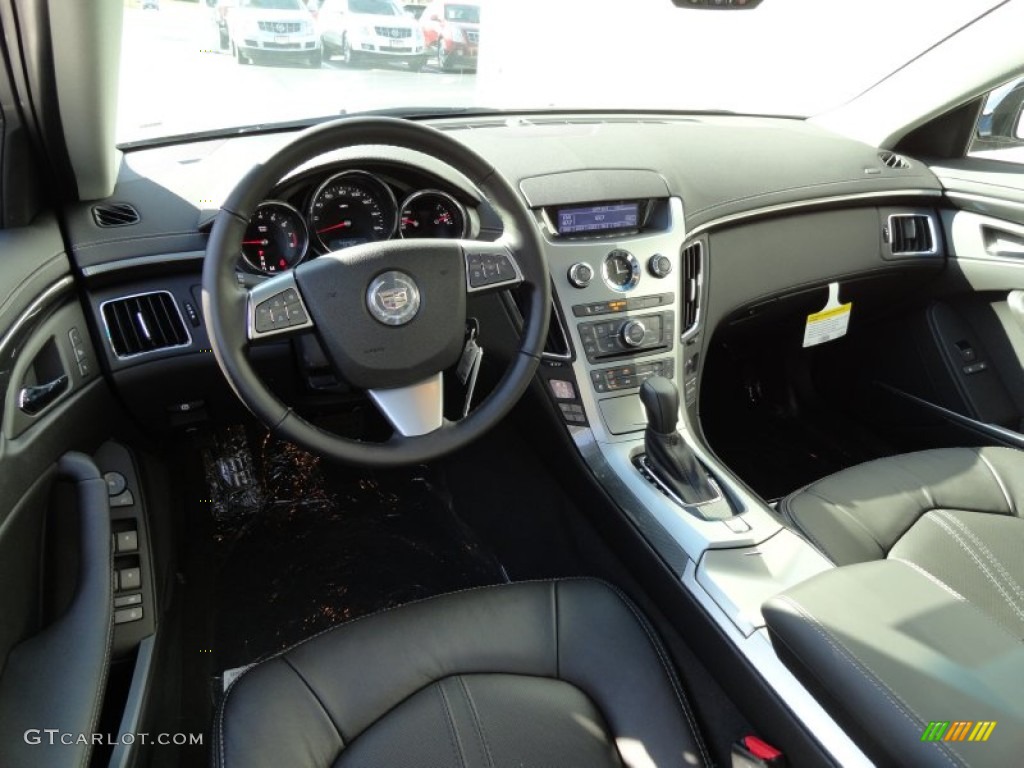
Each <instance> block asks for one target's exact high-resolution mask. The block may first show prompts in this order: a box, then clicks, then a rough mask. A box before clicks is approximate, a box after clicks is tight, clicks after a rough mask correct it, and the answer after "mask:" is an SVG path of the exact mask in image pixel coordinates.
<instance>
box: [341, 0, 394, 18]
mask: <svg viewBox="0 0 1024 768" xmlns="http://www.w3.org/2000/svg"><path fill="white" fill-rule="evenodd" d="M348 9H349V10H350V11H352V13H368V14H371V15H373V16H401V15H403V14H404V13H405V11H403V10H402V9H401V8H399V7H398V5H397V4H395V3H389V2H387V0H349V2H348Z"/></svg>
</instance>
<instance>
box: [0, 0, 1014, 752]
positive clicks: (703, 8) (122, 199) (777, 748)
mask: <svg viewBox="0 0 1024 768" xmlns="http://www.w3.org/2000/svg"><path fill="white" fill-rule="evenodd" d="M772 2H776V3H777V2H780V0H764V2H763V3H759V2H757V0H753V1H752V2H750V3H746V2H738V3H722V4H721V5H722V6H728V7H729V8H731V9H732V11H734V15H735V16H743V15H744V14H746V13H749V14H750V15H751V16H754V15H755V14H757V13H759V12H760V10H759V8H758V6H764V7H767V6H768V5H770V4H771V3H772ZM124 5H125V3H123V2H121V1H120V0H102V1H99V0H98V1H97V2H95V3H60V2H56V0H49V1H45V0H36V1H33V0H0V26H2V30H3V34H2V41H0V42H2V52H3V59H2V64H0V132H2V144H0V384H2V387H0V389H2V391H0V394H2V399H0V601H2V602H0V764H2V765H4V766H44V765H45V766H54V767H55V768H60V767H62V766H110V767H111V768H130V767H134V766H139V767H141V766H153V767H154V768H177V767H178V766H181V767H182V768H184V767H186V766H198V765H210V764H212V765H216V766H221V767H229V768H236V767H237V766H324V767H326V766H347V767H349V768H356V767H359V768H363V767H366V766H380V767H381V768H384V767H385V766H387V767H389V768H390V767H396V766H410V767H412V766H417V767H422V768H437V767H439V766H462V767H464V768H469V767H470V766H490V767H491V768H497V767H498V766H535V767H537V768H541V767H545V768H550V767H551V766H558V767H559V768H570V767H575V766H579V767H580V768H592V767H596V766H630V767H632V768H649V767H651V766H659V767H660V766H682V765H687V766H689V765H706V766H711V765H724V766H779V765H784V764H788V765H794V766H860V765H915V766H917V765H920V766H924V765H928V766H931V765H936V766H938V765H942V766H947V765H957V766H959V765H971V766H1007V765H1014V764H1019V761H1020V754H1021V750H1022V749H1024V697H1021V695H1020V687H1021V683H1022V682H1024V520H1022V517H1024V153H1022V149H1024V117H1022V115H1024V87H1021V85H1020V83H1022V82H1024V80H1022V78H1024V57H1022V55H1021V50H1022V49H1021V46H1020V44H1019V30H1020V29H1024V2H1021V0H1010V1H1009V2H998V3H989V6H990V7H989V8H988V9H987V10H986V11H985V12H984V13H980V14H977V15H976V16H972V19H971V21H970V23H967V24H965V25H963V26H961V27H959V28H957V29H955V30H953V31H951V32H950V33H949V35H948V36H947V37H946V38H944V39H943V40H942V41H941V43H940V44H936V45H934V46H931V47H929V48H927V49H926V50H924V51H923V52H921V53H920V54H919V55H917V56H915V57H914V58H912V59H910V60H909V61H907V62H906V63H905V64H904V65H902V66H901V67H900V68H899V69H897V70H895V71H893V72H891V73H890V74H889V75H887V76H886V77H885V78H883V79H882V80H880V81H879V82H877V83H875V84H874V85H872V86H871V87H870V88H868V89H867V90H865V91H864V92H863V93H861V94H860V95H857V96H856V97H854V98H852V99H850V100H849V101H847V102H845V103H843V104H841V105H839V106H836V107H835V108H833V109H831V110H829V111H827V112H825V113H822V114H820V115H815V116H812V117H790V116H784V115H767V114H743V113H726V112H718V111H711V110H708V111H677V110H672V109H667V108H666V109H623V110H612V109H577V108H567V109H554V108H549V109H511V108H510V109H502V110H483V109H481V110H478V111H473V110H467V109H463V108H460V109H458V110H452V111H451V112H450V113H447V112H445V111H444V110H441V109H417V110H412V111H411V112H410V113H408V114H399V113H397V112H394V111H388V112H387V113H386V114H385V113H382V112H380V111H369V112H366V113H355V114H350V115H344V116H341V117H337V116H336V115H334V116H330V117H329V118H318V119H315V120H308V121H297V122H290V123H282V124H274V125H263V126H256V127H253V128H251V129H238V130H225V131H200V132H197V133H194V134H190V135H187V136H171V137H164V138H158V139H148V140H146V141H139V142H134V143H132V142H128V143H124V142H121V143H119V142H118V140H117V139H116V136H115V133H116V128H115V118H116V113H117V72H118V61H119V60H118V57H119V55H120V51H121V35H122V16H123V14H124V13H127V11H126V10H125V8H124V7H123V6H124ZM169 5H173V3H169V2H168V0H165V2H164V3H162V4H161V10H159V11H147V13H154V14H155V13H166V12H167V8H168V6H169ZM665 5H671V3H669V0H665ZM674 5H676V6H680V7H678V8H674V9H673V10H674V11H675V12H678V13H679V14H682V15H687V14H701V13H705V14H719V13H720V14H722V16H723V17H725V16H728V15H729V14H727V13H723V12H722V10H720V9H716V8H715V7H714V6H717V5H719V4H718V3H715V2H694V3H688V2H684V1H683V0H678V2H675V3H674ZM690 5H692V6H694V7H687V6H690ZM133 10H134V9H133ZM204 10H205V9H197V10H196V14H197V16H198V15H199V14H200V13H201V12H203V11H204ZM489 10H490V6H488V5H485V6H484V8H483V12H482V13H483V16H484V17H486V14H487V13H488V12H489ZM481 23H482V24H483V25H486V24H487V20H486V18H482V20H481ZM485 39H490V38H487V32H485ZM487 55H488V54H487V51H486V49H481V54H480V56H481V58H480V65H479V66H480V72H479V75H478V77H485V76H486V75H487V66H488V61H487V58H486V57H487ZM324 65H325V66H329V62H325V64H324ZM236 68H237V67H236ZM260 69H261V68H260V67H245V68H244V74H245V76H246V77H248V76H250V75H251V73H252V71H256V72H257V73H258V72H259V71H260ZM267 69H269V67H267ZM386 74H387V76H388V77H391V76H395V77H397V76H402V77H417V78H421V77H422V78H426V77H452V78H457V77H462V76H464V74H457V73H456V74H448V75H444V74H438V73H433V72H427V73H419V72H405V71H401V72H399V71H397V70H396V71H395V72H388V73H386Z"/></svg>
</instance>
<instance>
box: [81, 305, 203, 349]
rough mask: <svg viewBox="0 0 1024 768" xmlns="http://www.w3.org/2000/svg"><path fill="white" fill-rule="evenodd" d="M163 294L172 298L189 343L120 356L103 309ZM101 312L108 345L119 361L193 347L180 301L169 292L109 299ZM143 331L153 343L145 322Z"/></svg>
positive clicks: (101, 307)
mask: <svg viewBox="0 0 1024 768" xmlns="http://www.w3.org/2000/svg"><path fill="white" fill-rule="evenodd" d="M161 293H166V294H167V295H168V296H170V297H171V305H172V306H173V307H174V311H175V312H177V313H178V320H180V321H181V327H182V330H184V331H185V338H187V339H188V341H186V342H185V343H184V344H171V345H170V346H167V347H159V348H157V349H146V350H143V351H142V352H133V353H132V354H130V355H119V354H117V350H116V349H114V340H113V338H111V336H110V324H109V323H108V322H107V316H106V314H105V313H104V312H103V308H104V307H106V306H107V305H108V304H113V303H115V302H118V301H128V300H129V299H138V298H140V297H142V296H156V295H157V294H161ZM99 311H100V320H102V321H103V330H104V331H106V335H107V344H109V345H110V351H111V352H112V353H113V355H114V357H115V358H116V359H118V360H134V359H135V358H136V357H142V356H143V355H155V354H156V353H157V352H165V351H167V350H169V349H184V348H185V347H191V346H192V334H191V333H189V330H188V323H186V322H185V316H184V315H183V314H181V307H180V306H178V300H177V299H176V298H175V296H174V294H173V293H171V292H170V291H168V290H162V291H142V292H141V293H132V294H129V295H127V296H117V297H115V298H113V299H107V300H106V301H104V302H102V303H101V304H100V306H99ZM139 317H140V318H141V315H139ZM142 330H143V332H145V334H146V338H147V339H149V340H150V341H152V340H153V339H152V337H151V336H150V335H149V329H148V328H147V327H146V323H145V321H142Z"/></svg>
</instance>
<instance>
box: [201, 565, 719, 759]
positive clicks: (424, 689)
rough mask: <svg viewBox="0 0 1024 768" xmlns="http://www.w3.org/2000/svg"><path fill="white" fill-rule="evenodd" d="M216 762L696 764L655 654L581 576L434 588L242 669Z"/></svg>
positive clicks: (219, 729)
mask: <svg viewBox="0 0 1024 768" xmlns="http://www.w3.org/2000/svg"><path fill="white" fill-rule="evenodd" d="M213 750H214V760H215V764H216V765H219V766H222V768H238V767H239V766H247V767H248V768H258V767H259V766H274V768H278V767H279V766H283V765H287V766H296V767H299V766H308V767H310V768H314V767H315V768H326V767H327V766H335V767H336V768H356V767H358V768H374V767H379V768H419V767H422V768H444V767H447V766H453V767H456V768H476V766H481V767H485V766H486V767H488V768H499V767H500V766H559V768H574V767H575V766H579V768H602V766H609V767H610V766H623V765H626V766H644V768H648V767H653V766H670V765H671V766H677V765H708V764H710V759H709V757H708V754H707V752H706V750H705V747H704V744H703V742H702V740H701V737H700V734H699V732H698V731H697V724H696V721H695V719H694V716H693V713H692V712H691V710H690V708H689V705H688V704H687V701H686V698H685V697H684V695H683V692H682V689H681V687H680V685H679V682H678V680H677V679H676V676H675V674H674V672H673V670H672V668H671V667H670V665H669V662H668V655H667V654H666V653H665V650H664V649H663V648H662V646H661V643H660V641H659V640H658V638H657V637H656V636H655V634H654V632H653V630H652V628H651V626H650V624H649V623H648V622H647V620H646V619H645V618H644V617H643V616H642V615H641V614H640V612H639V611H638V610H637V608H636V607H635V606H634V605H633V604H632V603H631V602H629V600H628V599H627V598H626V597H625V596H623V595H622V593H620V592H619V591H618V590H616V589H614V588H613V587H610V586H609V585H607V584H605V583H603V582H599V581H594V580H591V579H566V580H558V581H536V582H521V583H516V584H507V585H500V586H494V587H483V588H479V589H471V590H467V591H464V592H457V593H454V594H450V595H443V596H440V597H436V598H431V599H428V600H423V601H420V602H417V603H411V604H408V605H405V606H402V607H399V608H395V609H392V610H387V611H383V612H381V613H376V614H373V615H371V616H368V617H365V618H362V619H356V620H354V621H351V622H348V623H347V624H343V625H340V626H338V627H335V628H332V629H330V630H327V631H326V632H323V633H321V634H319V635H316V636H314V637H313V638H311V639H309V640H306V641H304V642H302V643H299V644H298V645H296V646H294V647H292V648H291V649H289V650H286V651H284V652H282V653H280V654H278V655H277V656H274V657H272V658H270V659H268V660H266V661H263V662H261V663H259V664H256V665H254V666H253V667H251V668H249V669H248V670H247V671H246V672H245V673H243V674H242V675H241V676H240V677H239V678H238V679H237V680H236V681H235V682H234V683H233V684H232V685H231V687H230V688H229V689H228V691H227V694H226V695H225V697H224V701H223V703H222V705H221V709H220V711H219V713H218V717H217V719H216V722H215V725H214V745H213Z"/></svg>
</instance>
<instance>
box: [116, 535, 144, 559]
mask: <svg viewBox="0 0 1024 768" xmlns="http://www.w3.org/2000/svg"><path fill="white" fill-rule="evenodd" d="M116 550H117V553H118V554H121V553H123V552H138V551H139V532H138V531H122V532H121V533H119V534H117V536H116Z"/></svg>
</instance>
